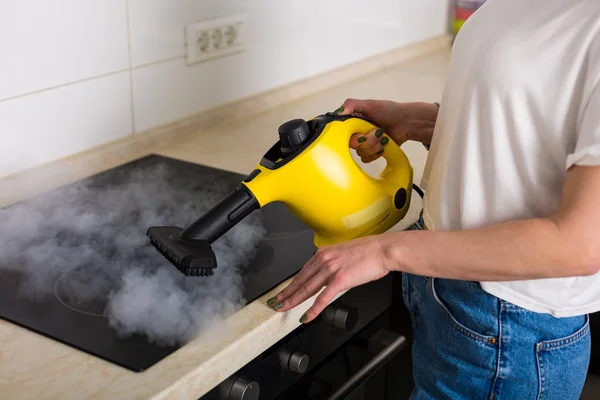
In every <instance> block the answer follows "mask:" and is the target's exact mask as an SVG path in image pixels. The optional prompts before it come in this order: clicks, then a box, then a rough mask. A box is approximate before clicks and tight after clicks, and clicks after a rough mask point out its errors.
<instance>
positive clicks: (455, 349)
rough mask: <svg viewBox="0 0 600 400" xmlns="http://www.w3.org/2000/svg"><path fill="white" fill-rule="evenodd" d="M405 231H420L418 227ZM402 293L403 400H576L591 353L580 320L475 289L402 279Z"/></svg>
mask: <svg viewBox="0 0 600 400" xmlns="http://www.w3.org/2000/svg"><path fill="white" fill-rule="evenodd" d="M410 229H423V222H422V220H420V221H419V222H417V223H416V224H415V225H413V226H412V227H411V228H410ZM402 285H403V287H402V292H403V297H404V302H405V303H406V306H407V308H408V310H409V312H410V314H411V318H412V323H413V332H414V341H413V354H412V357H413V376H414V381H415V389H414V390H413V393H412V395H411V397H410V399H412V400H420V399H435V400H443V399H491V400H497V399H502V400H505V399H506V400H513V399H515V400H529V399H531V400H534V399H536V400H537V399H546V400H554V399H556V400H571V399H573V400H575V399H579V396H580V394H581V391H582V389H583V385H584V383H585V379H586V375H587V370H588V365H589V360H590V351H591V340H590V328H589V317H588V316H587V315H582V316H577V317H569V318H555V317H553V316H551V315H550V314H541V313H536V312H532V311H529V310H525V309H523V308H521V307H518V306H516V305H514V304H512V303H509V302H506V301H504V300H501V299H499V298H497V297H495V296H492V295H490V294H488V293H487V292H484V291H483V290H482V289H481V286H480V285H479V283H478V282H470V281H458V280H450V279H438V278H428V277H423V276H418V275H412V274H407V273H404V274H403V283H402Z"/></svg>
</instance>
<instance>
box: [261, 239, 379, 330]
mask: <svg viewBox="0 0 600 400" xmlns="http://www.w3.org/2000/svg"><path fill="white" fill-rule="evenodd" d="M381 243H382V240H381V237H379V236H369V237H365V238H359V239H354V240H351V241H348V242H344V243H341V244H337V245H332V246H326V247H322V248H320V249H319V250H318V251H317V252H316V253H315V255H314V256H313V257H312V258H311V259H310V260H309V261H308V263H307V264H306V265H305V266H304V267H303V268H302V270H301V271H300V272H299V273H298V275H296V277H295V278H294V279H293V280H292V282H291V283H290V285H289V286H288V287H287V288H285V289H284V290H283V291H282V292H281V293H279V294H278V295H277V296H276V297H273V298H271V299H269V300H268V301H267V304H268V305H269V306H271V307H272V308H273V309H274V310H276V311H279V312H284V311H287V310H289V309H291V308H294V307H296V306H297V305H298V304H300V303H303V302H304V301H305V300H307V299H309V298H310V297H312V296H314V295H315V294H316V293H318V292H319V291H320V290H321V289H323V287H325V289H324V290H323V292H322V293H321V294H319V295H318V296H317V298H316V299H315V302H314V304H313V305H312V307H311V308H309V309H308V311H307V312H306V313H305V314H304V315H303V316H302V318H300V322H301V323H305V322H309V321H312V320H313V319H314V318H315V317H316V316H317V315H319V314H320V313H321V312H322V311H323V310H324V309H325V307H326V306H327V305H328V304H329V303H330V302H331V301H332V300H333V299H334V298H335V297H336V295H337V294H338V293H340V292H342V291H344V290H346V289H351V288H353V287H355V286H359V285H362V284H364V283H367V282H370V281H374V280H377V279H380V278H383V277H384V276H385V275H387V274H388V272H389V270H388V269H387V268H386V267H385V265H384V262H383V252H382V250H381Z"/></svg>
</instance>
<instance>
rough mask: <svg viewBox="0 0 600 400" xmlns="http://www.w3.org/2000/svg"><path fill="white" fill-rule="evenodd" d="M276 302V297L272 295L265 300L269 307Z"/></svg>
mask: <svg viewBox="0 0 600 400" xmlns="http://www.w3.org/2000/svg"><path fill="white" fill-rule="evenodd" d="M275 303H277V297H272V298H270V299H269V300H267V305H268V306H269V307H271V306H272V305H273V304H275Z"/></svg>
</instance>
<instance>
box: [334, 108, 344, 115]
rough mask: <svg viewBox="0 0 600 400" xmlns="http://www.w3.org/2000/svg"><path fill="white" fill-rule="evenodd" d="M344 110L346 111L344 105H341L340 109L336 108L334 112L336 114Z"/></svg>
mask: <svg viewBox="0 0 600 400" xmlns="http://www.w3.org/2000/svg"><path fill="white" fill-rule="evenodd" d="M342 111H344V107H340V108H338V109H337V110H335V111H334V112H333V113H334V114H339V113H341V112H342Z"/></svg>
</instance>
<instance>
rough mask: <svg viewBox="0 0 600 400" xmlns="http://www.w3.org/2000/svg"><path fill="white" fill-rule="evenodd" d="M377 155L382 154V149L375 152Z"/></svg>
mask: <svg viewBox="0 0 600 400" xmlns="http://www.w3.org/2000/svg"><path fill="white" fill-rule="evenodd" d="M375 154H377V155H380V154H383V149H381V150H379V151H378V152H377V153H375Z"/></svg>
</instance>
